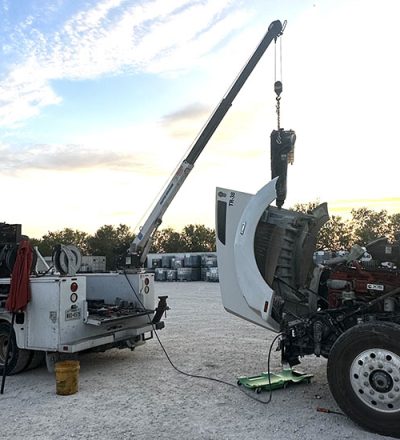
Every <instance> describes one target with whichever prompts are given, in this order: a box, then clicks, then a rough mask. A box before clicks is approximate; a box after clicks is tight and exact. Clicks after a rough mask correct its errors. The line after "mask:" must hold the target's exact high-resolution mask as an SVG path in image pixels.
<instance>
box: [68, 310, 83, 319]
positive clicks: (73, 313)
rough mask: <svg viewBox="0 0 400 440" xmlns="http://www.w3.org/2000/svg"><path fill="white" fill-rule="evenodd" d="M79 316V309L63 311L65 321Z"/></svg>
mask: <svg viewBox="0 0 400 440" xmlns="http://www.w3.org/2000/svg"><path fill="white" fill-rule="evenodd" d="M80 318H81V310H80V309H75V310H66V311H65V320H66V321H72V320H74V319H80Z"/></svg>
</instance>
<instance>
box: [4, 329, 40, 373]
mask: <svg viewBox="0 0 400 440" xmlns="http://www.w3.org/2000/svg"><path fill="white" fill-rule="evenodd" d="M9 336H10V323H8V322H2V323H1V324H0V374H3V370H4V364H5V359H6V354H7V346H8V344H9V342H10V341H9ZM32 355H33V352H32V351H31V350H22V349H20V348H18V347H17V342H16V340H15V333H14V330H13V331H12V332H11V347H10V352H9V358H8V364H7V372H6V374H7V376H11V375H12V374H18V373H20V372H21V371H23V370H25V368H26V367H27V366H28V364H29V362H30V360H31V358H32Z"/></svg>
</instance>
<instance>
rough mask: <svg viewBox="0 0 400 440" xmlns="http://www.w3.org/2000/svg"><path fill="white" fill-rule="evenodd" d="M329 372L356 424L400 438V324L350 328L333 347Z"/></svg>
mask: <svg viewBox="0 0 400 440" xmlns="http://www.w3.org/2000/svg"><path fill="white" fill-rule="evenodd" d="M327 375H328V383H329V388H330V390H331V393H332V395H333V397H334V398H335V400H336V402H337V404H338V405H339V406H340V408H341V409H342V410H343V412H344V413H345V414H347V415H348V416H349V417H350V418H351V419H352V420H353V421H354V422H355V423H357V424H358V425H360V426H362V427H363V428H366V429H367V430H370V431H373V432H376V433H378V434H382V435H389V436H392V437H396V438H400V325H398V324H394V323H389V322H387V323H385V322H375V323H368V324H361V325H357V326H355V327H352V328H351V329H349V330H347V331H346V332H345V333H344V334H342V335H341V336H340V337H339V338H338V339H337V341H336V342H335V344H334V345H333V347H332V350H331V352H330V354H329V358H328V367H327Z"/></svg>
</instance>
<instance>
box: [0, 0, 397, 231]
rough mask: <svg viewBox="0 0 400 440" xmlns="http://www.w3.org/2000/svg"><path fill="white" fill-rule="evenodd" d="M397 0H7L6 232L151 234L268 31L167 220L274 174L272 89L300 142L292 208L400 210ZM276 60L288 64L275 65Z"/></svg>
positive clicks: (1, 88)
mask: <svg viewBox="0 0 400 440" xmlns="http://www.w3.org/2000/svg"><path fill="white" fill-rule="evenodd" d="M399 16H400V3H399V2H398V1H397V0H380V1H379V2H378V1H377V0H375V1H372V0H321V1H318V0H314V1H308V0H298V1H293V0H254V1H244V0H144V1H139V0H85V1H81V0H0V32H1V38H0V51H1V56H0V154H1V161H0V185H1V188H2V197H1V200H2V212H3V215H2V217H1V218H0V221H5V222H8V223H22V224H23V230H24V232H25V233H27V234H30V235H31V236H36V237H39V236H40V235H42V234H44V233H46V232H47V231H49V230H52V231H54V230H57V229H62V228H64V227H73V228H78V229H81V230H84V231H87V232H93V231H95V230H96V229H97V228H98V227H100V226H101V225H103V224H114V225H117V224H119V223H126V224H128V225H130V226H132V227H135V226H136V225H140V224H141V222H142V221H143V216H144V214H145V212H146V211H147V209H148V208H149V206H150V205H151V204H152V202H153V201H154V200H155V198H156V196H157V194H158V193H159V191H160V190H161V189H162V187H163V186H164V184H165V183H166V181H167V180H168V177H169V176H170V174H171V173H172V172H173V170H174V169H175V167H176V165H177V164H178V163H179V162H180V160H181V159H182V158H183V157H184V156H185V152H186V151H187V150H188V148H189V147H190V145H191V143H192V141H193V140H194V139H195V137H196V136H197V134H198V132H199V131H200V129H201V127H202V126H203V125H204V123H205V122H206V121H207V119H208V117H209V115H210V114H211V112H212V110H213V108H214V107H215V106H216V105H217V104H218V102H219V101H220V99H221V98H222V96H223V95H224V93H225V92H226V90H227V89H228V87H229V86H230V84H231V83H232V81H233V80H234V78H235V77H236V75H237V74H238V73H239V71H240V69H241V68H242V66H243V65H244V63H245V62H246V60H247V59H248V58H249V56H250V55H251V54H252V51H253V50H254V49H255V47H256V46H257V44H258V42H259V41H260V39H261V38H262V37H263V35H264V34H265V32H266V31H267V28H268V26H269V24H270V23H271V22H272V21H273V20H276V19H279V20H281V21H283V20H287V21H288V25H287V28H286V31H285V34H284V36H283V39H282V45H281V44H280V43H278V45H277V50H278V51H277V52H278V55H277V56H276V57H275V56H274V52H275V51H274V47H273V46H271V48H270V50H268V51H267V53H266V54H265V55H264V57H263V59H262V60H261V62H260V63H259V65H258V66H257V68H256V69H255V71H254V73H253V75H252V76H251V77H250V79H249V80H248V82H247V83H246V85H245V87H244V88H243V89H242V91H241V93H240V95H239V96H238V98H237V99H236V101H235V103H234V106H233V107H232V109H231V110H230V111H229V113H228V115H227V116H226V118H225V119H224V121H223V123H222V124H221V125H220V127H219V129H218V131H217V132H216V133H215V135H214V137H213V138H212V140H211V141H210V143H209V145H208V146H207V147H206V149H205V150H204V152H203V154H202V156H201V157H200V159H199V160H198V162H197V164H196V166H195V168H194V170H193V171H192V173H191V175H190V176H189V178H188V180H187V181H186V183H185V185H184V187H183V188H182V190H181V192H180V193H179V194H178V196H177V198H176V199H175V201H174V202H173V203H172V205H171V207H170V209H169V210H168V211H167V214H166V215H165V217H164V226H172V227H174V228H176V229H180V228H181V227H182V226H184V225H185V224H188V223H205V224H206V225H208V226H213V224H214V220H213V218H214V193H215V187H216V186H222V187H227V188H232V189H236V190H242V191H247V192H253V193H254V192H256V191H257V190H258V189H259V188H260V187H261V186H263V185H264V184H265V183H266V182H267V181H268V180H269V177H270V169H269V135H270V132H271V130H272V129H274V128H275V127H276V116H275V96H274V93H273V83H274V78H275V70H276V72H277V73H276V74H277V75H278V77H279V76H280V73H281V69H280V67H279V60H280V55H279V50H280V48H282V80H283V86H284V92H283V94H282V101H281V107H282V117H281V122H282V126H283V127H285V128H292V129H294V130H296V133H297V144H296V154H295V163H294V165H293V166H292V167H290V169H289V187H288V199H287V203H286V206H291V205H293V204H294V203H296V202H307V201H312V200H316V199H319V200H320V201H321V202H322V201H328V202H329V205H330V210H331V212H332V213H340V214H346V212H348V211H349V210H350V209H351V208H352V207H359V206H369V207H371V208H374V209H383V208H385V209H388V210H389V211H390V212H395V211H396V212H398V211H399V210H400V189H399V188H400V187H399V183H398V168H399V159H400V154H399V142H400V141H399V134H398V133H397V129H396V127H397V126H398V109H397V104H398V102H399V101H400V100H399V98H400V85H399V78H400V62H399V59H398V55H397V54H398V51H399V49H398V44H399V42H400V28H399V26H398V23H397V21H398V17H399ZM275 58H276V63H277V64H278V68H276V69H275V67H274V66H275Z"/></svg>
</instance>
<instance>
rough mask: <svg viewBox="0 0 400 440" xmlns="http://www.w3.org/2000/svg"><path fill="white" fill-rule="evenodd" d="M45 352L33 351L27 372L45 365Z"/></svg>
mask: <svg viewBox="0 0 400 440" xmlns="http://www.w3.org/2000/svg"><path fill="white" fill-rule="evenodd" d="M45 355H46V354H45V352H44V351H39V350H32V355H31V359H30V361H29V363H28V365H27V367H26V369H27V370H33V369H34V368H38V367H40V366H42V365H44V364H45V361H46V359H45Z"/></svg>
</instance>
